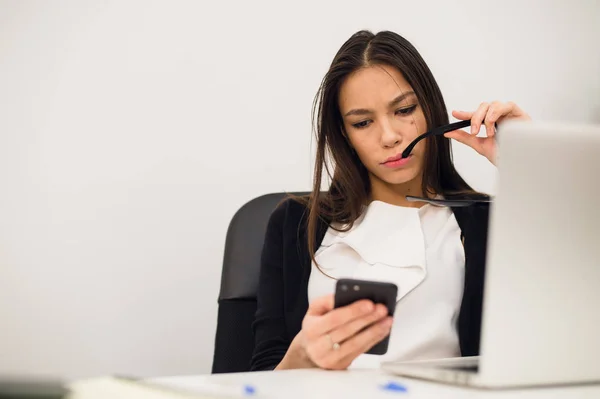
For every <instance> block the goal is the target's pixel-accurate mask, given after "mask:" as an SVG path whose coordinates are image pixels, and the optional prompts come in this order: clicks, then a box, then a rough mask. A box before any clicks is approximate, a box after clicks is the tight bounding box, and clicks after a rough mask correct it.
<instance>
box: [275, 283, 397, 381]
mask: <svg viewBox="0 0 600 399" xmlns="http://www.w3.org/2000/svg"><path fill="white" fill-rule="evenodd" d="M387 314H388V310H387V308H386V307H385V306H384V305H381V304H378V305H374V304H373V302H371V301H368V300H360V301H356V302H354V303H353V304H351V305H348V306H344V307H340V308H337V309H334V299H333V295H327V296H324V297H320V298H317V299H316V300H315V301H313V302H312V303H311V304H310V307H309V308H308V312H306V315H305V316H304V320H303V321H302V330H301V331H300V332H299V333H298V335H296V337H295V338H294V340H293V341H292V343H291V345H290V347H289V349H288V351H287V353H286V355H285V357H284V358H283V360H282V361H281V363H279V365H278V366H277V368H276V369H278V370H279V369H292V368H308V367H320V368H323V369H328V370H344V369H346V368H348V366H350V364H351V363H352V361H353V360H354V359H356V358H357V357H358V356H359V355H361V354H363V353H364V352H366V351H368V350H369V349H371V348H372V347H373V346H374V345H375V344H377V343H378V342H380V341H381V340H383V339H384V338H385V337H386V336H387V335H388V334H389V333H390V330H391V327H392V318H391V317H389V316H388V315H387Z"/></svg>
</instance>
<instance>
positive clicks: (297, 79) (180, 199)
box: [0, 0, 600, 377]
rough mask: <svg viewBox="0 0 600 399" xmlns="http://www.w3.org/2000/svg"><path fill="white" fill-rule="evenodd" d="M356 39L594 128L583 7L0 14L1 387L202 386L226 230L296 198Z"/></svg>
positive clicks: (70, 4)
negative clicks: (338, 69) (18, 381)
mask: <svg viewBox="0 0 600 399" xmlns="http://www.w3.org/2000/svg"><path fill="white" fill-rule="evenodd" d="M361 28H368V29H372V30H375V31H377V30H382V29H389V30H395V31H397V32H399V33H401V34H403V35H404V36H405V37H407V38H408V39H409V40H411V41H413V43H414V44H415V45H416V46H417V48H418V49H420V51H421V52H422V55H423V56H424V58H425V59H426V61H427V62H428V63H429V65H430V67H431V68H432V70H433V72H434V74H435V76H436V77H437V79H438V82H439V84H440V86H441V88H442V90H443V92H444V94H445V98H446V101H447V104H448V106H449V108H451V109H472V108H474V107H476V106H477V105H478V104H479V103H480V102H481V101H484V100H485V101H488V100H494V99H499V100H514V101H516V102H517V103H518V104H520V105H521V106H522V107H523V108H524V109H526V110H527V111H528V112H530V114H531V115H532V116H533V117H534V118H537V119H560V120H571V121H575V120H577V121H582V120H583V121H592V120H595V121H600V50H599V49H600V6H599V3H598V2H597V1H594V0H589V1H569V2H566V1H543V0H539V1H520V0H519V1H517V0H505V1H503V2H501V3H498V2H495V1H486V2H482V1H476V0H470V1H441V0H440V1H400V0H391V1H368V2H367V1H366V0H363V1H350V0H344V1H340V0H337V1H327V2H325V1H301V2H300V1H297V2H294V3H291V2H282V1H275V0H273V1H256V0H255V1H242V0H240V1H230V2H217V1H211V2H208V1H207V2H200V1H162V2H157V1H152V2H150V1H111V0H105V1H100V0H98V1H55V2H49V1H16V0H15V1H6V0H4V1H0V372H6V371H25V370H28V371H43V372H44V371H45V372H54V373H59V374H62V375H65V376H67V377H81V376H89V375H95V374H103V373H109V372H121V373H131V374H136V375H144V376H149V375H164V374H183V373H205V372H209V370H210V365H211V361H212V358H211V357H212V349H213V338H214V329H215V318H216V297H217V294H218V287H219V280H220V264H221V261H222V256H223V253H222V252H223V244H224V237H225V232H226V229H227V224H228V222H229V220H230V218H231V217H232V215H233V214H234V212H235V211H236V210H237V209H238V208H239V207H240V206H241V205H242V204H243V203H245V202H246V201H248V200H250V199H251V198H253V197H256V196H258V195H260V194H263V193H267V192H273V191H285V190H289V191H291V190H305V189H309V188H310V180H311V167H312V164H311V163H312V157H311V154H312V152H311V133H310V127H311V125H310V108H311V102H312V99H313V96H314V94H315V92H316V89H317V87H318V85H319V82H320V79H321V78H322V76H323V74H324V73H325V71H326V69H327V67H328V65H329V63H330V61H331V59H332V57H333V55H334V54H335V52H336V50H337V49H338V48H339V46H340V45H341V44H342V43H343V42H344V41H345V40H346V39H347V38H348V37H349V36H350V35H351V34H352V33H353V32H354V31H356V30H359V29H361ZM455 155H456V164H457V166H458V168H459V170H460V171H461V172H462V173H463V174H464V176H465V177H466V178H467V180H468V181H469V182H471V183H472V184H474V185H475V187H476V188H479V189H482V190H486V191H489V192H493V187H494V169H493V168H492V167H490V166H489V165H488V164H487V162H486V161H485V160H483V159H481V158H479V157H477V156H476V155H475V154H474V153H473V152H472V151H471V150H469V149H466V148H465V147H462V146H460V145H458V146H456V147H455Z"/></svg>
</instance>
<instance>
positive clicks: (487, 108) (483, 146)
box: [445, 101, 531, 165]
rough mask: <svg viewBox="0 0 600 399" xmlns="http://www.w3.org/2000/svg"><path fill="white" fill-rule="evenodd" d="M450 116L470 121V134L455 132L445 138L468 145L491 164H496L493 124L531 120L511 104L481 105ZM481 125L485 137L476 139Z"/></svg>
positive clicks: (496, 102) (454, 112) (497, 102)
mask: <svg viewBox="0 0 600 399" xmlns="http://www.w3.org/2000/svg"><path fill="white" fill-rule="evenodd" d="M452 116H454V117H455V118H456V119H460V120H463V121H464V120H468V119H470V120H471V132H470V133H469V132H466V131H464V130H455V131H453V132H449V133H446V134H445V136H446V137H448V138H450V139H454V140H456V141H458V142H461V143H463V144H466V145H468V146H469V147H471V148H473V149H474V150H475V151H477V152H478V153H479V154H481V155H483V156H484V157H486V158H487V159H488V160H489V161H490V162H491V163H493V164H494V165H495V164H496V138H495V137H494V136H495V135H496V129H495V124H500V123H501V122H502V121H504V120H508V119H521V120H530V119H531V118H530V117H529V115H527V113H525V112H524V111H523V110H522V109H521V108H519V106H518V105H517V104H515V103H512V102H507V103H502V102H499V101H494V102H492V103H481V105H480V106H479V108H477V110H475V111H474V112H469V111H452ZM481 125H485V132H486V137H477V134H478V133H479V130H480V129H481Z"/></svg>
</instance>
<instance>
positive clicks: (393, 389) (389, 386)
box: [381, 381, 408, 393]
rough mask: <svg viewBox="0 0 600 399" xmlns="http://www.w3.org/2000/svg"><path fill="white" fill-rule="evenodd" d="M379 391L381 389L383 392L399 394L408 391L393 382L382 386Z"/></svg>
mask: <svg viewBox="0 0 600 399" xmlns="http://www.w3.org/2000/svg"><path fill="white" fill-rule="evenodd" d="M381 389H383V390H385V391H390V392H399V393H405V392H407V391H408V389H407V388H406V386H404V385H402V384H400V383H398V382H394V381H390V382H388V383H387V384H384V385H382V386H381Z"/></svg>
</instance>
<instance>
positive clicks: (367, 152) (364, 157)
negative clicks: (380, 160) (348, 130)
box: [350, 137, 377, 165]
mask: <svg viewBox="0 0 600 399" xmlns="http://www.w3.org/2000/svg"><path fill="white" fill-rule="evenodd" d="M372 141H373V140H369V139H368V138H366V137H361V138H359V139H357V138H355V137H350V144H351V145H352V147H353V148H354V151H356V154H357V155H358V158H359V159H360V160H361V162H362V163H363V164H364V165H370V164H372V163H373V162H375V159H374V158H375V155H376V154H377V143H374V142H372Z"/></svg>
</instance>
